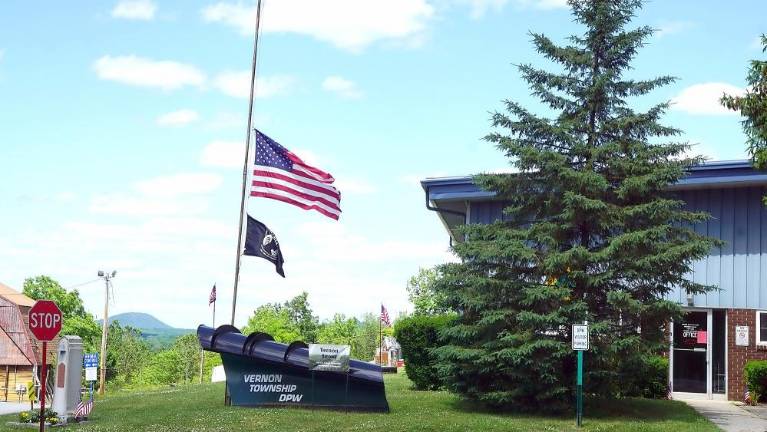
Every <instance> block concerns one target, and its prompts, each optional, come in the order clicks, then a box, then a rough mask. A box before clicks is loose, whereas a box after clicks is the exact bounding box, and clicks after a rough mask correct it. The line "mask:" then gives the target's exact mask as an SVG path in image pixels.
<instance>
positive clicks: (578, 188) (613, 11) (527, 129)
mask: <svg viewBox="0 0 767 432" xmlns="http://www.w3.org/2000/svg"><path fill="white" fill-rule="evenodd" d="M569 3H570V6H571V8H572V12H573V15H574V18H575V22H577V23H579V24H581V25H582V26H584V27H585V30H584V32H583V33H582V34H580V35H575V36H571V37H570V38H569V39H568V41H569V42H568V43H567V44H566V45H564V46H561V45H557V44H555V43H554V42H553V41H552V40H551V39H549V38H548V37H546V36H545V35H543V34H531V38H532V42H533V44H534V46H535V47H536V49H537V51H538V52H539V53H540V54H541V55H543V56H544V57H545V58H547V59H549V60H551V61H553V62H554V63H556V64H558V67H557V68H556V72H549V71H546V70H543V69H539V68H536V67H534V66H531V65H525V64H523V65H520V66H518V69H519V72H520V73H521V75H522V78H523V79H525V80H526V81H527V82H528V84H529V86H530V89H531V91H532V93H533V94H534V95H535V96H537V97H538V98H539V99H540V101H541V102H542V103H543V104H544V105H545V106H548V108H549V111H548V112H549V114H548V116H545V115H540V114H537V113H534V112H531V111H530V110H528V109H526V108H524V107H523V106H521V105H520V104H518V103H516V102H513V101H506V102H505V105H506V112H497V113H495V114H494V115H493V118H492V120H493V121H492V123H493V126H494V127H495V128H497V130H496V131H495V132H494V133H491V134H490V135H488V136H487V140H488V141H490V142H492V143H494V144H495V145H496V147H497V148H498V149H499V150H500V151H501V152H503V154H504V155H506V156H507V157H508V158H509V161H510V163H511V164H512V165H513V166H514V167H515V168H516V171H517V173H516V174H507V175H502V174H483V175H478V176H476V177H475V179H474V181H475V182H476V183H477V184H478V185H480V186H481V187H482V188H483V189H485V190H488V191H493V192H495V193H496V194H497V196H498V198H500V199H502V200H504V201H505V202H506V205H505V209H504V212H505V214H506V215H507V217H508V218H504V219H506V220H504V221H497V222H495V223H492V224H488V225H468V226H465V227H463V228H462V230H463V234H464V235H465V237H466V241H464V242H462V243H459V244H457V245H455V246H454V251H455V253H456V254H457V255H458V256H459V257H460V258H461V259H462V262H461V263H451V264H445V265H442V266H440V267H439V271H440V273H441V274H442V277H441V278H439V279H437V281H436V282H435V290H436V291H437V292H439V293H441V295H444V296H445V298H446V305H447V306H449V307H450V308H451V309H452V310H454V311H458V312H459V316H458V319H457V321H456V322H455V324H453V325H451V326H450V327H448V328H446V329H444V330H443V332H442V336H443V337H444V340H443V344H444V345H443V346H442V347H439V348H437V349H436V350H435V353H436V355H437V356H438V361H439V365H438V367H439V370H440V373H441V374H442V376H443V378H444V380H445V383H446V385H447V387H448V388H449V389H450V390H452V391H454V392H457V393H459V394H462V395H464V396H466V397H468V398H471V399H475V400H478V401H480V402H483V403H486V404H489V405H493V406H499V407H515V408H524V407H527V408H531V407H532V408H537V409H558V408H559V409H561V408H564V407H566V406H569V404H570V401H571V400H572V391H573V388H574V386H573V382H574V380H575V378H574V372H575V356H574V355H573V352H572V350H571V349H570V325H571V324H573V323H580V322H583V321H588V322H589V324H590V327H591V347H590V351H589V366H588V368H587V371H586V378H585V384H586V386H587V391H588V392H591V393H597V394H602V395H614V394H616V393H617V389H618V388H619V386H620V381H621V376H620V375H619V371H620V365H621V364H622V362H624V361H626V360H628V359H632V358H635V357H638V356H646V355H649V354H650V353H654V352H656V351H657V350H660V349H662V348H663V347H665V346H666V345H667V341H666V339H665V338H664V335H663V331H662V329H663V328H664V327H665V324H666V323H667V322H668V321H669V320H670V319H672V318H674V317H679V316H680V313H681V311H680V307H679V306H678V305H676V304H675V303H672V302H670V301H667V300H665V298H664V297H665V295H666V294H667V293H669V292H670V290H671V289H672V287H678V288H680V289H682V290H686V291H689V292H692V293H700V292H705V291H707V290H709V289H710V287H707V286H703V285H700V284H696V283H693V282H691V281H689V280H687V279H685V277H684V276H685V274H686V273H688V272H690V271H691V264H692V263H693V262H694V261H695V260H698V259H701V258H703V257H705V256H706V255H707V253H708V252H709V251H710V250H711V248H712V247H713V246H715V245H716V244H718V243H717V242H715V241H714V240H712V239H709V238H706V237H703V236H701V235H699V234H696V233H695V231H694V230H693V229H692V226H693V225H694V224H695V223H699V222H702V221H705V220H706V219H707V218H708V215H706V214H702V213H694V212H689V211H685V210H684V209H683V203H682V202H681V201H680V200H679V199H678V198H675V197H674V196H673V195H671V193H670V192H668V189H667V187H668V186H669V185H670V184H673V183H675V182H677V181H678V180H679V179H680V178H682V176H683V175H684V173H685V170H686V169H687V168H689V167H690V166H692V165H693V164H696V163H699V162H700V161H702V159H701V158H698V157H696V158H689V157H686V156H685V152H686V151H687V150H688V149H689V146H688V145H687V144H686V143H678V142H674V141H673V137H674V136H676V135H678V134H679V133H680V132H679V130H677V129H675V128H672V127H668V126H664V125H662V124H660V123H659V120H660V118H661V116H662V115H663V114H664V112H665V111H666V109H667V108H668V103H660V104H657V105H655V106H653V107H652V108H650V109H649V110H647V111H645V112H640V111H636V110H635V109H634V108H632V107H631V106H630V105H629V98H630V97H634V96H642V95H646V94H648V93H649V92H650V91H652V90H653V89H655V88H658V87H660V86H663V85H666V84H668V83H671V82H673V81H674V78H672V77H668V76H662V77H659V78H653V79H648V80H637V79H629V78H626V77H625V76H624V75H625V73H626V72H627V71H628V70H629V69H630V65H631V61H632V59H633V57H634V56H635V55H636V53H637V50H638V49H639V48H640V47H642V46H643V45H644V43H645V41H646V39H647V38H648V37H649V36H650V35H651V34H652V32H653V30H652V29H651V28H649V27H639V28H634V29H626V26H627V25H628V24H629V23H630V21H631V19H632V18H633V17H634V15H635V14H636V12H637V10H638V9H639V8H640V7H641V5H642V2H641V0H570V2H569ZM638 329H641V330H638Z"/></svg>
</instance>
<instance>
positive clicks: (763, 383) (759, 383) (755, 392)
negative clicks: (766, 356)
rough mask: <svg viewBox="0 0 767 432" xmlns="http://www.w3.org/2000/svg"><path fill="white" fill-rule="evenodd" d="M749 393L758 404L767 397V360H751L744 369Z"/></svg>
mask: <svg viewBox="0 0 767 432" xmlns="http://www.w3.org/2000/svg"><path fill="white" fill-rule="evenodd" d="M743 375H744V377H745V378H746V385H747V386H748V391H749V392H751V399H752V400H753V401H754V402H758V401H759V399H760V398H761V397H762V396H765V395H767V360H751V361H748V362H746V367H745V368H743Z"/></svg>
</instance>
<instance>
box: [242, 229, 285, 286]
mask: <svg viewBox="0 0 767 432" xmlns="http://www.w3.org/2000/svg"><path fill="white" fill-rule="evenodd" d="M244 255H250V256H257V257H261V258H264V259H266V260H268V261H271V262H272V263H274V268H275V270H277V273H279V275H280V276H282V277H285V272H284V271H283V270H282V264H283V263H284V262H285V260H284V259H283V258H282V251H281V250H280V243H279V242H278V241H277V236H275V235H274V233H273V232H272V231H271V230H269V228H267V227H266V225H264V224H262V223H261V222H259V221H257V220H255V219H253V218H252V217H250V215H248V230H247V233H246V235H245V252H244Z"/></svg>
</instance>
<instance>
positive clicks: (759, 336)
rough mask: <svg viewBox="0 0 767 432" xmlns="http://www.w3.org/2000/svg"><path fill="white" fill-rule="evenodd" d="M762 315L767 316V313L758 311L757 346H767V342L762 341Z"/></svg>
mask: <svg viewBox="0 0 767 432" xmlns="http://www.w3.org/2000/svg"><path fill="white" fill-rule="evenodd" d="M761 314H765V315H767V311H765V310H758V311H756V345H757V346H767V340H765V341H762V326H761V324H762V323H761Z"/></svg>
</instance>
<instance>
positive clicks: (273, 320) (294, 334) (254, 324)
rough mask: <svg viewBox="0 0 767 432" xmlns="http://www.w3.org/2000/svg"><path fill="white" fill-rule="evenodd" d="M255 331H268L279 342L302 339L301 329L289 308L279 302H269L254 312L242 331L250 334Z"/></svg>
mask: <svg viewBox="0 0 767 432" xmlns="http://www.w3.org/2000/svg"><path fill="white" fill-rule="evenodd" d="M255 331H260V332H264V333H268V334H270V335H272V337H273V338H274V340H275V341H277V342H283V343H291V342H293V341H297V340H301V330H300V329H299V327H298V326H297V325H296V324H295V323H294V322H293V321H292V320H291V318H290V313H289V312H288V310H287V309H286V308H284V307H282V306H281V305H279V304H271V303H267V304H265V305H262V306H259V307H258V309H256V310H255V312H253V316H251V317H250V318H248V324H247V325H246V326H245V327H244V328H243V329H242V332H243V333H244V334H248V333H252V332H255Z"/></svg>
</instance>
